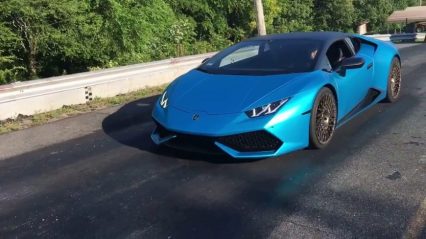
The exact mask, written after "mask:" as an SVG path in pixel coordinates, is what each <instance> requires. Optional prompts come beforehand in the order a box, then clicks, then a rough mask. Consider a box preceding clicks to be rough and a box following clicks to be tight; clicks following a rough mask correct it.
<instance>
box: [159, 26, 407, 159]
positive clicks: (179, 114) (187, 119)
mask: <svg viewBox="0 0 426 239" xmlns="http://www.w3.org/2000/svg"><path fill="white" fill-rule="evenodd" d="M400 90H401V63H400V56H399V53H398V50H397V49H396V48H395V47H394V46H393V45H392V44H391V43H385V42H382V41H379V40H375V39H371V38H368V37H365V36H361V35H355V34H346V33H338V32H308V33H289V34H280V35H269V36H262V37H257V38H252V39H249V40H246V41H243V42H240V43H238V44H235V45H233V46H231V47H229V48H227V49H225V50H223V51H221V52H219V53H218V54H216V55H215V56H213V57H212V58H210V59H206V60H205V61H204V62H203V63H202V64H201V65H200V66H199V67H198V68H196V69H194V70H191V71H190V72H188V73H186V74H185V75H183V76H181V77H179V78H178V79H176V80H175V81H174V82H172V83H171V84H170V85H169V86H168V88H167V89H166V90H165V91H164V93H163V94H162V95H161V96H160V98H159V100H158V102H157V103H156V105H155V107H154V110H153V113H152V117H153V119H154V121H155V123H156V125H157V127H156V129H155V130H154V132H153V133H152V135H151V138H152V140H153V141H154V142H155V143H156V144H158V145H166V146H169V147H173V148H178V149H183V150H190V151H197V152H200V151H201V152H222V153H223V152H224V153H226V154H229V155H230V156H232V157H235V158H263V157H271V156H278V155H282V154H284V153H288V152H291V151H295V150H298V149H303V148H307V147H312V148H323V147H325V146H326V145H327V144H329V143H330V141H331V139H332V138H333V134H334V132H335V130H336V128H338V127H339V126H341V125H342V124H344V123H346V122H348V121H349V120H350V119H351V118H353V117H354V116H356V115H357V114H359V113H360V112H362V111H364V110H365V109H367V108H369V107H370V106H372V105H374V104H376V103H378V102H379V101H387V102H394V101H396V100H397V99H398V98H399V96H400Z"/></svg>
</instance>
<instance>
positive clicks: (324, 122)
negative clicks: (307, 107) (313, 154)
mask: <svg viewBox="0 0 426 239" xmlns="http://www.w3.org/2000/svg"><path fill="white" fill-rule="evenodd" d="M336 122H337V106H336V99H335V97H334V94H333V92H332V91H331V90H330V89H329V88H322V89H321V90H320V92H319V93H318V95H317V97H316V99H315V102H314V107H313V109H312V114H311V121H310V130H309V131H310V132H309V140H310V145H311V147H312V148H316V149H322V148H324V147H325V146H327V145H328V143H330V141H331V139H332V138H333V134H334V130H335V129H336Z"/></svg>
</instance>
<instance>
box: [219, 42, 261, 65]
mask: <svg viewBox="0 0 426 239" xmlns="http://www.w3.org/2000/svg"><path fill="white" fill-rule="evenodd" d="M259 48H260V47H259V45H252V46H246V47H243V48H240V49H238V50H236V51H234V52H233V53H231V54H229V55H228V56H227V57H225V58H223V59H222V61H221V62H220V65H219V67H223V66H227V65H230V64H233V63H236V62H239V61H242V60H245V59H249V58H252V57H255V56H258V55H259Z"/></svg>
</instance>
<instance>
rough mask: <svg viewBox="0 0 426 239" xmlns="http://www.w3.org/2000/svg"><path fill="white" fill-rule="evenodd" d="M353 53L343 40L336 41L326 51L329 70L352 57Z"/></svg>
mask: <svg viewBox="0 0 426 239" xmlns="http://www.w3.org/2000/svg"><path fill="white" fill-rule="evenodd" d="M352 56H353V53H352V51H351V50H350V49H349V47H348V45H347V44H346V42H345V41H344V40H340V41H337V42H335V43H333V45H331V46H330V48H329V49H328V50H327V58H328V60H329V61H330V65H331V68H332V69H333V70H335V69H336V68H337V67H339V65H340V63H341V62H342V61H343V59H345V58H349V57H352Z"/></svg>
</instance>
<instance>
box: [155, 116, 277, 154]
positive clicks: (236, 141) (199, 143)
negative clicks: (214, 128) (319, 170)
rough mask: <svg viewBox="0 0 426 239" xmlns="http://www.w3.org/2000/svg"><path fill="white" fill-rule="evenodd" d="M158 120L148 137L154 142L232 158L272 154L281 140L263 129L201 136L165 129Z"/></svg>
mask: <svg viewBox="0 0 426 239" xmlns="http://www.w3.org/2000/svg"><path fill="white" fill-rule="evenodd" d="M156 123H157V127H156V129H155V130H154V131H153V133H152V134H151V138H152V140H153V141H154V143H156V144H164V145H166V146H169V147H172V148H177V149H181V150H187V151H194V152H201V153H212V154H216V153H223V152H225V153H227V154H229V155H231V156H232V157H235V158H259V157H271V156H274V154H275V153H276V152H277V151H278V149H280V148H281V146H282V145H283V142H282V141H281V140H280V139H278V138H277V137H275V136H274V135H273V134H271V133H269V132H268V131H266V130H259V131H252V132H247V133H240V134H234V135H227V136H219V137H214V136H200V135H194V134H185V133H179V132H175V131H171V130H168V129H166V128H165V127H164V126H162V125H161V124H159V123H158V122H156Z"/></svg>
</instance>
